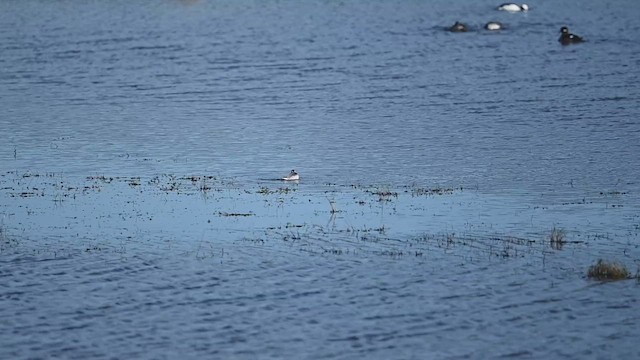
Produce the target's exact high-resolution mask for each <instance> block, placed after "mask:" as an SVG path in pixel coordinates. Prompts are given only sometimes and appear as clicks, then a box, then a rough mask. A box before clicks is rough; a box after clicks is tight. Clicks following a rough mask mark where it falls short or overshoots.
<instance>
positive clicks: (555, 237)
mask: <svg viewBox="0 0 640 360" xmlns="http://www.w3.org/2000/svg"><path fill="white" fill-rule="evenodd" d="M549 241H550V243H551V248H553V249H554V250H562V247H563V246H564V244H566V243H567V239H566V233H565V231H564V229H559V228H556V227H554V228H553V229H552V230H551V234H550V235H549Z"/></svg>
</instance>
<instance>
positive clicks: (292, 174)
mask: <svg viewBox="0 0 640 360" xmlns="http://www.w3.org/2000/svg"><path fill="white" fill-rule="evenodd" d="M282 180H284V181H296V180H300V174H298V173H297V172H296V171H295V170H291V172H290V173H289V175H287V176H285V177H283V178H282Z"/></svg>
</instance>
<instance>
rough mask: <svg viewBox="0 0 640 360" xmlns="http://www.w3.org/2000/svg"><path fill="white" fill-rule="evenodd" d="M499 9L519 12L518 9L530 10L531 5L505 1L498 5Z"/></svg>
mask: <svg viewBox="0 0 640 360" xmlns="http://www.w3.org/2000/svg"><path fill="white" fill-rule="evenodd" d="M498 10H502V11H509V12H518V11H527V10H529V5H527V4H522V5H518V4H514V3H504V4H502V5H500V6H498Z"/></svg>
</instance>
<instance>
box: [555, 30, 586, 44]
mask: <svg viewBox="0 0 640 360" xmlns="http://www.w3.org/2000/svg"><path fill="white" fill-rule="evenodd" d="M558 41H560V43H561V44H562V45H569V44H577V43H581V42H584V39H582V38H581V37H580V36H578V35H575V34H572V33H570V32H569V28H568V27H566V26H563V27H561V28H560V38H559V39H558Z"/></svg>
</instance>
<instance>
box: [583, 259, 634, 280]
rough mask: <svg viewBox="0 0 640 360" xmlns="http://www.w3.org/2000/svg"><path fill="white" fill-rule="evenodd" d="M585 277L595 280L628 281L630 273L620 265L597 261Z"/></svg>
mask: <svg viewBox="0 0 640 360" xmlns="http://www.w3.org/2000/svg"><path fill="white" fill-rule="evenodd" d="M587 277H588V278H590V279H596V280H624V279H630V278H631V273H630V272H629V270H627V268H626V267H625V266H624V265H622V264H618V263H616V262H608V261H605V260H602V259H599V260H598V262H597V263H596V264H595V265H591V266H590V267H589V271H587Z"/></svg>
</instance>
